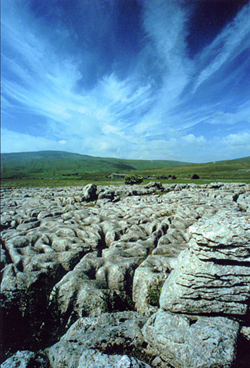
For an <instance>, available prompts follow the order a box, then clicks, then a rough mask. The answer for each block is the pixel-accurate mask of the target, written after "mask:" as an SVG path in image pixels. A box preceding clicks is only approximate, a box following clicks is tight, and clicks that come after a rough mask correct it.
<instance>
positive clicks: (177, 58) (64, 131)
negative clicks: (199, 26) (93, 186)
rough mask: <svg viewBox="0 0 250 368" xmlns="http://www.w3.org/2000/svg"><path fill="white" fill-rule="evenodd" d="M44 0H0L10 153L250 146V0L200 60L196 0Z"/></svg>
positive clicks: (225, 154)
mask: <svg viewBox="0 0 250 368" xmlns="http://www.w3.org/2000/svg"><path fill="white" fill-rule="evenodd" d="M30 4H32V5H33V7H31V6H30ZM38 4H41V3H39V2H38V1H37V0H33V1H32V2H31V3H27V4H23V2H21V1H20V0H8V1H7V0H3V1H2V18H3V22H2V48H3V51H2V69H3V72H2V85H3V87H2V151H3V152H12V151H27V150H34V146H36V150H39V149H59V150H60V149H63V150H68V151H72V152H79V153H84V154H92V155H96V156H113V157H124V158H125V157H127V158H149V159H168V158H169V159H171V160H172V159H176V160H182V161H184V160H185V161H193V162H203V161H208V160H210V161H212V160H219V159H220V158H221V159H226V158H228V159H230V158H236V157H240V156H247V155H250V149H249V144H248V142H247V137H248V135H249V134H250V120H249V119H250V118H249V116H250V114H249V112H250V111H249V110H250V108H249V97H248V96H249V93H250V82H249V80H248V79H247V78H246V76H247V75H249V66H248V65H249V62H250V24H249V17H250V4H247V5H245V6H244V7H242V8H241V9H240V10H239V11H238V12H237V13H236V14H235V15H234V17H233V20H232V21H230V22H228V24H227V25H226V26H225V27H224V28H222V29H221V30H220V32H219V33H218V34H217V35H216V36H215V37H214V39H213V41H212V42H211V43H210V44H206V43H205V42H204V48H202V49H201V50H200V51H199V52H198V53H197V54H196V55H194V57H192V58H191V57H190V53H189V52H188V48H189V46H190V45H189V44H188V35H189V31H190V22H191V20H192V16H193V14H194V12H197V11H198V10H197V8H196V7H194V6H193V5H192V2H189V1H188V2H185V4H184V2H182V1H181V0H180V1H179V0H178V1H168V2H166V1H163V0H154V1H150V2H149V1H145V0H144V1H143V0H141V1H140V2H137V1H136V2H134V1H129V2H125V1H123V0H119V1H118V2H116V3H114V2H112V1H109V0H96V1H95V2H91V3H90V2H85V1H81V2H80V1H77V0H74V1H73V2H70V1H65V2H60V1H57V0H55V2H53V6H54V8H53V7H52V5H51V4H48V5H47V6H46V5H45V3H43V7H39V6H38ZM9 9H11V11H9ZM69 9H71V17H70V16H69V15H68V10H69ZM52 14H53V22H52ZM95 25H96V28H95ZM222 126H225V127H226V129H221V127H222ZM212 132H213V133H212ZM32 140H33V143H31V142H32ZM237 142H241V144H237ZM214 147H216V151H215V150H214ZM232 147H234V148H232ZM235 147H237V148H235ZM187 152H188V153H187ZM237 155H238V156H237Z"/></svg>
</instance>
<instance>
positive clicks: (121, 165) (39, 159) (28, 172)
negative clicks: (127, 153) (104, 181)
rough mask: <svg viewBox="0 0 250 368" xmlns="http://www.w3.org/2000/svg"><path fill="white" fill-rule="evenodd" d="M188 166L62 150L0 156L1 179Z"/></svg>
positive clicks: (173, 162) (53, 176)
mask: <svg viewBox="0 0 250 368" xmlns="http://www.w3.org/2000/svg"><path fill="white" fill-rule="evenodd" d="M182 165H187V163H184V162H178V161H167V160H153V161H149V160H125V159H116V158H101V157H92V156H87V155H80V154H76V153H68V152H62V151H40V152H24V153H4V154H2V155H1V176H2V179H24V178H58V177H76V176H78V177H81V178H84V177H85V176H89V174H95V173H99V174H100V173H105V175H106V176H107V175H108V174H110V173H112V172H117V173H119V172H129V171H131V170H141V169H160V168H163V167H177V166H182Z"/></svg>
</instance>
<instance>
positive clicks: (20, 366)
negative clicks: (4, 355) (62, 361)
mask: <svg viewBox="0 0 250 368" xmlns="http://www.w3.org/2000/svg"><path fill="white" fill-rule="evenodd" d="M1 367H2V368H30V367H36V368H48V367H49V363H48V361H47V359H46V358H45V357H44V356H41V355H38V354H36V353H33V352H32V351H28V350H24V351H18V352H16V354H14V355H12V356H11V357H10V358H8V359H7V360H5V361H4V362H3V363H2V364H1Z"/></svg>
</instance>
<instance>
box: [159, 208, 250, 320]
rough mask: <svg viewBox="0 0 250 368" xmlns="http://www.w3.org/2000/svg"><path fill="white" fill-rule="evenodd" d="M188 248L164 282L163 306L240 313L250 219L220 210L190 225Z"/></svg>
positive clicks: (249, 281)
mask: <svg viewBox="0 0 250 368" xmlns="http://www.w3.org/2000/svg"><path fill="white" fill-rule="evenodd" d="M190 233H191V235H192V238H191V240H190V242H189V249H187V250H185V251H183V252H182V253H181V254H180V256H179V264H178V265H177V267H176V268H175V269H174V271H173V272H172V273H171V274H170V276H169V278H168V279H167V280H166V282H165V284H164V286H163V289H162V294H161V298H160V306H161V308H162V309H163V310H166V311H170V312H175V313H187V314H204V313H205V314H215V313H216V314H217V315H234V316H236V317H239V318H240V317H241V318H242V317H243V316H245V317H246V316H247V315H248V314H249V303H250V258H249V255H250V222H249V218H248V217H247V216H245V215H242V214H240V213H234V215H233V216H232V214H231V213H223V214H218V215H216V216H214V217H213V218H210V219H204V220H201V221H199V222H198V223H197V225H195V226H192V227H191V228H190Z"/></svg>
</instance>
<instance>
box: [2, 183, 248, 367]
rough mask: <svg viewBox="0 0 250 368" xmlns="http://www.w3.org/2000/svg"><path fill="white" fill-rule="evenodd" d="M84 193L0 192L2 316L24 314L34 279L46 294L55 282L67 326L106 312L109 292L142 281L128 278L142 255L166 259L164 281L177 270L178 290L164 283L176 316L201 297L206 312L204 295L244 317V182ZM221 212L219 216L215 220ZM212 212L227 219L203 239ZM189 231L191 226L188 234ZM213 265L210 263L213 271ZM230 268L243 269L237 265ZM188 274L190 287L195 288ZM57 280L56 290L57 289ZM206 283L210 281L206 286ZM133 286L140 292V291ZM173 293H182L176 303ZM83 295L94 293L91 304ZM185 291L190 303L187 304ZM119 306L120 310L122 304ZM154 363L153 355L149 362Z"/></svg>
mask: <svg viewBox="0 0 250 368" xmlns="http://www.w3.org/2000/svg"><path fill="white" fill-rule="evenodd" d="M91 187H92V188H93V186H91V185H90V186H89V187H88V188H89V189H90V188H91ZM162 188H163V189H162ZM163 190H164V193H163ZM159 191H162V193H161V195H158V194H155V193H157V192H159ZM83 192H84V191H83V188H82V187H68V188H30V189H23V188H21V189H8V190H7V189H6V190H4V191H2V207H3V211H2V217H4V218H5V220H4V221H5V222H3V225H4V224H6V226H5V225H4V226H5V227H4V228H3V229H2V240H1V241H2V244H3V248H4V250H5V255H6V262H7V264H6V263H4V265H3V266H4V268H3V270H2V272H3V280H2V288H1V291H2V294H3V299H4V305H3V306H4V308H5V311H6V312H7V311H8V312H9V311H11V310H10V309H11V308H13V306H14V305H15V308H17V310H14V309H13V311H12V312H13V315H14V314H15V312H16V311H17V312H18V311H19V312H20V313H23V314H25V303H21V296H22V295H24V294H25V291H26V290H27V288H28V289H32V288H33V287H34V286H35V285H40V284H41V285H42V286H41V291H42V290H43V285H46V288H48V292H50V290H51V288H52V287H53V286H54V287H55V290H57V291H56V292H57V293H59V294H60V298H59V301H60V303H59V305H60V307H59V308H58V310H61V313H62V314H64V315H65V316H68V317H69V324H70V323H72V321H74V318H76V317H80V316H82V315H89V314H90V315H91V308H92V313H93V315H98V314H99V313H102V312H103V311H104V310H105V308H107V307H108V310H112V308H116V307H117V306H118V304H116V300H117V299H116V298H118V299H119V298H120V302H121V300H125V298H127V297H131V289H132V287H133V283H134V282H136V284H137V283H138V285H141V288H142V290H143V288H144V286H145V285H144V283H143V279H140V277H138V278H135V274H136V273H137V269H138V266H139V265H140V264H141V263H142V262H143V261H145V262H146V260H147V258H148V257H149V260H150V257H151V256H150V255H151V254H152V255H153V256H154V257H156V256H157V257H165V258H166V259H167V263H166V265H168V267H169V268H170V269H171V270H172V271H171V273H170V276H169V280H168V279H167V281H166V282H169V283H170V284H171V285H172V281H173V276H171V275H172V274H173V273H174V272H175V270H174V269H179V271H180V272H179V274H178V280H179V281H180V282H181V283H180V285H178V287H177V286H176V285H175V283H174V282H173V291H174V294H173V295H175V296H176V299H174V300H175V301H174V302H173V299H171V298H174V296H171V298H170V300H171V302H170V301H169V302H167V304H166V309H167V310H172V309H171V308H172V307H173V306H174V309H173V310H175V308H176V311H177V310H178V311H179V312H180V311H190V310H192V308H193V306H194V305H197V311H198V310H199V309H201V310H202V309H203V307H204V306H203V304H202V303H203V302H204V305H205V301H203V302H201V301H200V298H201V297H202V298H203V297H204V298H210V299H208V302H207V304H208V306H207V307H204V308H205V310H206V311H208V310H211V313H212V311H213V310H214V309H213V308H214V307H213V306H212V299H213V298H217V299H218V300H219V303H218V307H217V312H218V313H219V314H222V315H223V314H224V312H225V311H227V313H228V312H230V313H231V312H232V311H233V313H234V316H235V318H245V316H246V315H247V314H248V313H249V312H247V311H246V306H247V305H249V302H248V295H249V291H248V285H249V281H248V275H247V269H249V265H248V262H249V261H248V259H249V252H248V251H249V246H248V243H247V242H246V243H245V244H244V239H247V237H245V235H244V236H243V238H242V240H240V239H241V235H240V234H241V231H244V232H245V234H246V233H247V231H248V230H247V229H245V226H247V225H248V220H247V219H248V218H249V215H248V212H247V211H248V208H249V207H248V203H249V198H250V190H249V186H247V185H245V184H235V185H233V184H223V183H220V184H219V185H218V184H213V185H211V186H209V185H199V186H198V185H188V184H185V185H179V184H167V185H163V186H162V187H161V186H159V185H158V183H157V184H155V183H151V184H150V185H146V186H131V187H130V186H126V185H121V186H108V187H106V186H105V187H98V189H96V191H95V189H94V188H93V193H95V196H94V197H92V199H91V200H94V201H93V202H91V200H90V199H88V200H86V199H85V200H84V198H85V197H84V194H83ZM98 198H100V199H98ZM101 198H102V199H101ZM118 199H119V200H118ZM226 211H227V212H228V215H225V221H224V219H223V216H224V214H225V213H226ZM217 215H218V216H220V218H221V220H220V221H221V222H223V221H224V222H225V223H226V224H228V226H229V227H228V229H229V231H228V232H227V230H225V234H226V235H225V237H224V238H223V237H217V238H213V239H210V238H209V237H208V238H206V240H204V239H205V238H202V237H203V235H204V234H205V233H207V232H211V231H210V230H211V229H212V230H213V228H216V226H217V223H218V217H217V219H216V216H217ZM238 215H239V216H238ZM213 217H214V218H213ZM232 217H233V221H232V224H230V218H231V219H232ZM238 217H241V218H243V217H245V220H244V221H245V222H244V221H243V219H242V220H241V222H242V223H240V222H239V221H238V220H237V218H238ZM199 218H201V220H200V222H199V223H197V221H198V219H199ZM237 221H238V222H237ZM196 225H197V226H196ZM214 225H216V226H214ZM243 225H244V226H243ZM209 226H210V227H209ZM226 226H227V225H226ZM234 226H235V227H234ZM190 227H191V229H192V228H193V229H197V231H196V230H194V231H193V232H192V230H191V232H190V233H189V228H190ZM243 228H244V229H245V230H244V229H243ZM209 229H210V230H209ZM234 229H236V232H235V234H234ZM240 229H241V230H240ZM203 233H204V234H203ZM230 234H231V235H232V244H233V245H232V246H231V248H230V247H229V246H228V244H227V245H226V242H227V241H230V242H231V240H230V239H229V237H230V236H231V235H230ZM190 236H191V239H190ZM223 239H224V240H225V244H223ZM228 239H229V240H228ZM221 240H222V241H221ZM203 243H204V244H203ZM188 246H189V253H190V254H189V256H190V257H189V260H190V262H191V263H192V262H193V265H192V267H191V265H189V266H188V265H187V262H186V261H185V262H186V263H185V262H184V263H183V264H182V266H181V265H180V262H182V261H181V257H183V258H185V257H186V256H184V255H185V254H186V253H184V255H183V256H181V257H180V258H179V259H177V257H178V255H179V253H180V252H181V251H182V250H183V249H186V248H187V247H188ZM228 258H230V262H229V263H227V262H228V261H227V259H228ZM199 262H200V263H201V266H200V263H199ZM212 263H214V264H215V265H214V266H213V267H212V266H211V265H212ZM202 264H203V266H202ZM205 264H206V265H208V264H210V266H209V267H207V270H208V271H209V272H210V276H209V275H208V274H207V272H206V271H207V270H206V269H205ZM166 265H165V266H166ZM236 266H237V267H245V268H244V269H243V268H239V269H236V268H235V267H236ZM200 267H201V268H200ZM223 267H224V268H223ZM229 267H232V268H229ZM139 268H140V267H139ZM199 269H200V270H201V271H202V273H199ZM140 270H141V269H140ZM183 270H184V271H185V272H187V273H186V274H185V276H184V278H182V277H181V272H183ZM147 271H148V273H147V276H145V277H146V279H147V277H149V279H150V280H151V281H152V280H155V278H154V276H153V275H158V276H159V277H158V276H157V278H156V279H157V280H158V279H160V278H161V276H160V275H161V273H162V271H159V272H158V271H157V272H153V269H152V268H151V266H150V267H149V268H148V270H147ZM193 271H194V273H195V278H194V275H193ZM241 271H243V274H241ZM245 271H246V272H245ZM218 272H219V273H218ZM228 272H229V273H228ZM230 272H233V274H230ZM138 273H139V269H138ZM151 273H152V278H151V276H150V275H151ZM203 273H204V274H203ZM224 273H225V274H226V276H225V275H224ZM173 275H174V274H173ZM216 275H219V277H218V276H216ZM203 276H204V278H203ZM197 277H198V282H197V286H198V289H195V287H194V285H195V283H196V281H197ZM216 277H217V278H218V279H216ZM184 279H185V280H184ZM157 280H156V281H155V282H158V281H157ZM171 280H172V281H171ZM195 280H196V281H195ZM170 281H171V282H170ZM60 282H61V284H60ZM182 282H183V283H182ZM58 283H59V286H60V287H59V289H56V285H57V284H58ZM152 283H153V284H154V281H152ZM206 283H207V285H208V286H209V285H213V286H214V287H212V288H210V289H209V287H207V285H206ZM227 283H229V285H230V287H229V288H228V290H229V292H228V290H227V289H226V286H225V285H226V284H227ZM79 285H80V286H79ZM187 285H189V286H190V288H189V286H187ZM188 289H189V290H188ZM60 290H61V291H60ZM137 290H138V292H139V287H137ZM187 290H188V292H187ZM199 290H200V294H199ZM227 292H228V295H227ZM177 294H178V295H179V296H181V295H185V297H186V296H187V295H189V296H190V298H189V296H188V297H187V299H183V300H182V299H181V298H179V296H178V295H177ZM90 295H92V296H93V303H92V304H91V297H90ZM138 295H139V294H138ZM143 295H144V294H143ZM144 296H145V295H144ZM192 296H194V298H197V299H193V300H192ZM163 297H164V293H162V298H163ZM138 298H140V297H138ZM202 298H201V299H202ZM52 299H53V297H52ZM142 299H143V298H142ZM163 299H164V298H163ZM217 299H215V300H217ZM230 299H232V300H230ZM13 301H14V302H15V303H14V304H13ZM172 302H173V303H172ZM105 303H106V305H105ZM164 303H165V302H164ZM171 303H172V304H171ZM199 303H200V304H199ZM237 303H238V306H237ZM26 304H27V303H26ZM121 304H122V303H120V305H119V308H122V305H121ZM214 304H217V303H214ZM171 305H172V306H171ZM50 306H51V305H50V304H48V305H47V307H48V308H50ZM125 307H126V306H125V305H124V308H125ZM18 308H21V309H20V310H19V309H18ZM60 308H61V309H60ZM178 308H179V309H178ZM19 312H18V313H19ZM188 313H189V312H188ZM190 313H191V312H190ZM192 313H193V312H192ZM205 313H206V312H205ZM209 313H210V312H209ZM238 313H242V314H238ZM10 328H11V323H10ZM17 338H18V337H17ZM157 364H158V363H157V357H156V358H155V359H154V365H157Z"/></svg>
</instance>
